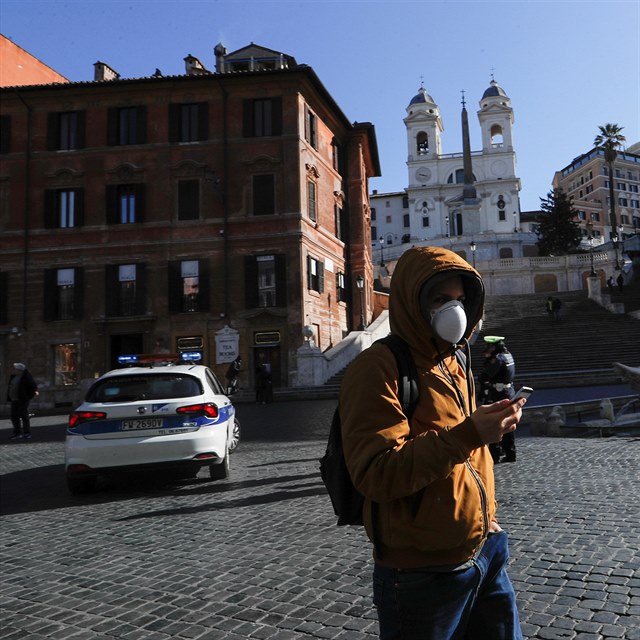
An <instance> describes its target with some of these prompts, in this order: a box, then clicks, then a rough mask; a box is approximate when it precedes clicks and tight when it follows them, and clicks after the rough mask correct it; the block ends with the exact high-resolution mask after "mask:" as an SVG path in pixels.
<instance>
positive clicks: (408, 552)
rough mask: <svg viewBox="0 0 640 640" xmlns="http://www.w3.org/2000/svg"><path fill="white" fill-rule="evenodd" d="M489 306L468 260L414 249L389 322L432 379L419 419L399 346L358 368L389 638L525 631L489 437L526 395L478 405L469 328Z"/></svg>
mask: <svg viewBox="0 0 640 640" xmlns="http://www.w3.org/2000/svg"><path fill="white" fill-rule="evenodd" d="M483 306H484V286H483V283H482V280H481V278H480V276H479V274H478V272H477V271H476V270H475V269H474V268H473V267H471V266H470V265H469V264H468V263H467V262H466V261H465V260H463V259H462V258H460V257H459V256H458V255H457V254H455V253H453V252H451V251H449V250H447V249H441V248H437V247H414V248H412V249H409V250H408V251H406V252H405V253H404V254H403V255H402V257H401V258H400V260H399V261H398V264H397V266H396V269H395V271H394V274H393V279H392V281H391V294H390V299H389V320H390V326H391V332H392V333H393V334H395V335H397V336H399V337H400V338H402V339H403V340H404V341H405V342H406V343H407V345H408V346H409V349H410V351H411V354H412V357H413V360H414V363H415V365H416V369H417V373H418V377H419V381H420V382H419V391H420V397H419V400H418V403H417V405H416V406H415V409H414V411H413V414H412V416H411V420H410V421H408V420H407V419H406V417H405V415H404V414H403V412H402V405H401V402H400V400H399V398H398V393H399V389H398V375H399V372H398V367H397V364H396V361H395V358H394V356H393V354H392V353H391V351H390V350H389V349H388V347H387V346H386V345H384V344H374V345H373V346H372V347H371V348H370V349H367V350H366V351H364V352H363V353H362V354H360V356H358V358H356V359H355V360H354V362H353V363H352V364H351V365H350V366H349V368H348V369H347V372H346V373H345V377H344V381H343V384H342V388H341V392H340V401H339V410H340V418H341V422H342V434H343V445H344V453H345V460H346V463H347V467H348V469H349V473H350V475H351V478H352V480H353V482H354V485H355V487H356V488H357V489H358V490H359V491H360V492H361V493H362V494H363V495H364V496H365V506H364V512H363V520H364V523H365V528H366V530H367V534H368V536H369V539H370V540H371V541H372V542H373V541H375V545H374V551H373V555H374V562H375V565H374V572H373V597H374V603H375V605H376V608H377V611H378V619H379V623H380V638H381V640H427V639H431V640H446V639H448V638H462V637H464V638H468V639H473V638H477V639H478V640H480V639H482V640H519V639H521V638H522V633H521V630H520V623H519V618H518V611H517V607H516V602H515V594H514V591H513V587H512V585H511V582H510V580H509V577H508V575H507V573H506V565H507V561H508V557H509V554H508V544H507V536H506V533H505V532H503V531H502V529H501V528H500V526H499V525H498V523H497V521H496V502H495V494H494V479H493V461H492V458H491V455H490V453H489V450H488V447H487V445H488V444H489V443H492V442H499V441H500V439H501V438H502V436H503V435H504V434H506V433H511V432H513V431H515V429H516V427H517V424H518V422H519V420H520V418H521V415H522V405H523V404H524V401H522V400H520V401H518V402H517V403H515V404H511V403H510V402H509V400H502V401H500V402H496V403H493V404H489V405H482V406H480V407H478V408H476V407H475V400H474V395H475V393H474V388H473V376H472V374H471V371H470V369H469V367H468V366H467V365H468V362H469V350H468V339H469V337H470V336H471V335H472V333H473V331H474V328H475V327H476V325H477V324H478V323H479V321H480V319H481V318H482V314H483ZM459 350H462V351H463V352H466V357H465V358H462V357H459V356H457V355H456V352H457V351H459ZM374 505H375V506H374Z"/></svg>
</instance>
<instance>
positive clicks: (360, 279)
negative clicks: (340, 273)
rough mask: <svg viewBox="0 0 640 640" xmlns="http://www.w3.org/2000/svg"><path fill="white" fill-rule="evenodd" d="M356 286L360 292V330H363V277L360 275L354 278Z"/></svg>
mask: <svg viewBox="0 0 640 640" xmlns="http://www.w3.org/2000/svg"><path fill="white" fill-rule="evenodd" d="M356 286H357V287H358V291H359V292H360V331H364V329H365V325H364V278H363V277H362V276H358V277H357V278H356Z"/></svg>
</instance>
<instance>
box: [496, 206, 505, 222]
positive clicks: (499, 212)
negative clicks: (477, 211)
mask: <svg viewBox="0 0 640 640" xmlns="http://www.w3.org/2000/svg"><path fill="white" fill-rule="evenodd" d="M506 219H507V215H506V213H505V212H504V209H500V210H499V211H498V220H502V221H504V220H506Z"/></svg>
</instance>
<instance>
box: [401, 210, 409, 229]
mask: <svg viewBox="0 0 640 640" xmlns="http://www.w3.org/2000/svg"><path fill="white" fill-rule="evenodd" d="M402 226H403V227H404V228H405V229H406V228H408V227H410V226H411V219H410V216H409V214H408V213H405V214H404V215H403V216H402Z"/></svg>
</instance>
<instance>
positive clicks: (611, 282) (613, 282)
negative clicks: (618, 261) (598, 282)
mask: <svg viewBox="0 0 640 640" xmlns="http://www.w3.org/2000/svg"><path fill="white" fill-rule="evenodd" d="M615 284H616V283H615V281H614V279H613V276H609V279H608V280H607V287H608V288H609V293H613V287H614V286H615Z"/></svg>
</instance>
